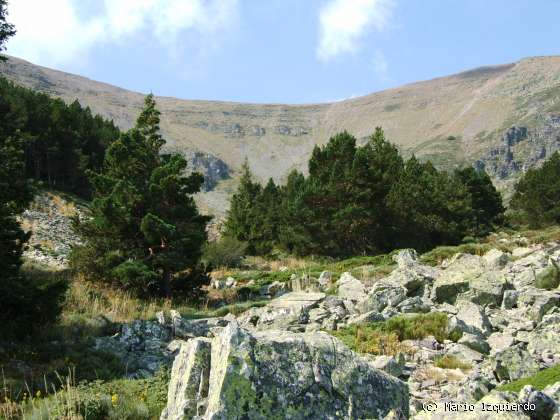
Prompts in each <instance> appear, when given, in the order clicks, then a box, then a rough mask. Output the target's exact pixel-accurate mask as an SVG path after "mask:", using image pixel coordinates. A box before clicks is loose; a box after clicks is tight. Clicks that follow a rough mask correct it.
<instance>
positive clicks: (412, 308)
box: [396, 296, 433, 313]
mask: <svg viewBox="0 0 560 420" xmlns="http://www.w3.org/2000/svg"><path fill="white" fill-rule="evenodd" d="M432 306H433V305H431V302H430V301H429V300H425V299H422V298H421V297H420V296H414V297H411V298H407V299H405V300H403V301H402V302H400V303H399V304H398V305H397V306H396V309H397V311H399V312H402V313H426V312H430V310H431V309H432Z"/></svg>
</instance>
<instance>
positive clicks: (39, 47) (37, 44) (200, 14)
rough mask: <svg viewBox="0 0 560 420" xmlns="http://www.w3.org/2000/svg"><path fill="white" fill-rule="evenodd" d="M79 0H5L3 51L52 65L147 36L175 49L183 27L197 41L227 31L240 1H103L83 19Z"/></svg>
mask: <svg viewBox="0 0 560 420" xmlns="http://www.w3.org/2000/svg"><path fill="white" fill-rule="evenodd" d="M80 1H81V0H49V1H45V0H17V1H12V2H10V5H9V9H8V11H9V21H10V22H12V23H14V24H15V26H16V29H17V34H16V36H15V37H14V38H13V39H12V40H10V42H9V44H8V53H9V54H13V55H16V56H19V57H22V58H26V59H28V60H31V61H34V62H37V63H41V64H45V65H57V64H64V63H68V62H75V61H76V60H80V59H83V58H84V55H87V53H88V52H89V50H90V49H91V48H92V47H93V46H95V45H97V44H99V43H119V42H123V41H126V40H127V39H129V38H130V37H132V36H134V35H136V34H139V33H143V34H148V35H149V36H151V37H152V38H153V39H155V40H156V41H157V42H158V43H160V44H162V45H163V46H164V47H166V48H168V49H171V50H174V49H175V50H176V49H177V48H180V47H183V46H184V45H185V44H186V42H185V40H184V38H183V36H184V35H185V31H190V33H191V34H196V36H197V37H198V39H199V40H200V41H201V42H203V43H204V42H206V41H209V40H210V38H212V36H213V35H215V34H217V33H219V32H221V31H224V30H227V28H228V27H229V26H230V25H231V24H232V23H233V22H235V20H236V18H237V9H238V8H237V5H238V1H239V0H103V1H104V3H103V6H104V7H102V8H101V12H100V13H98V14H96V15H91V16H87V17H84V16H82V15H83V13H82V15H80V14H79V13H78V12H80V10H79V7H80V6H79V4H80Z"/></svg>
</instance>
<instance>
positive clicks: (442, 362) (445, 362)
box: [434, 355, 472, 371]
mask: <svg viewBox="0 0 560 420" xmlns="http://www.w3.org/2000/svg"><path fill="white" fill-rule="evenodd" d="M434 365H435V366H437V367H439V368H442V369H461V370H463V371H466V370H470V369H471V368H472V366H471V365H470V364H469V363H467V362H463V361H461V360H459V359H458V358H457V357H455V356H450V355H445V356H440V357H436V359H435V361H434Z"/></svg>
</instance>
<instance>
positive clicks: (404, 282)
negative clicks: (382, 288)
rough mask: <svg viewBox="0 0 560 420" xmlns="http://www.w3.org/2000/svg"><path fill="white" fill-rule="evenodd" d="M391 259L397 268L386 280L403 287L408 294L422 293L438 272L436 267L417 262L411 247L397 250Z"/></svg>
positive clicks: (416, 294)
mask: <svg viewBox="0 0 560 420" xmlns="http://www.w3.org/2000/svg"><path fill="white" fill-rule="evenodd" d="M393 260H394V261H395V262H396V263H397V268H396V269H395V270H393V271H392V272H391V274H389V276H388V277H387V278H386V280H387V282H388V283H391V284H393V285H399V286H402V287H404V288H405V289H406V291H407V292H406V293H407V295H408V296H421V295H424V293H425V292H426V291H427V290H428V286H431V284H432V283H433V282H434V280H435V279H436V278H437V277H438V276H439V273H440V270H439V269H437V268H434V267H429V266H425V265H421V264H419V263H418V261H417V255H416V251H414V250H413V249H405V250H401V251H399V252H398V253H397V254H396V255H394V256H393Z"/></svg>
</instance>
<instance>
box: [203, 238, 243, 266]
mask: <svg viewBox="0 0 560 420" xmlns="http://www.w3.org/2000/svg"><path fill="white" fill-rule="evenodd" d="M246 250H247V244H246V243H245V242H241V241H238V240H237V239H235V238H231V237H228V236H225V237H223V238H221V239H219V240H218V241H215V242H208V243H207V244H206V245H205V246H204V249H203V253H202V262H203V263H204V264H205V265H206V267H207V268H219V267H229V268H234V267H239V266H240V265H241V262H242V261H243V256H244V255H245V252H246Z"/></svg>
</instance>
